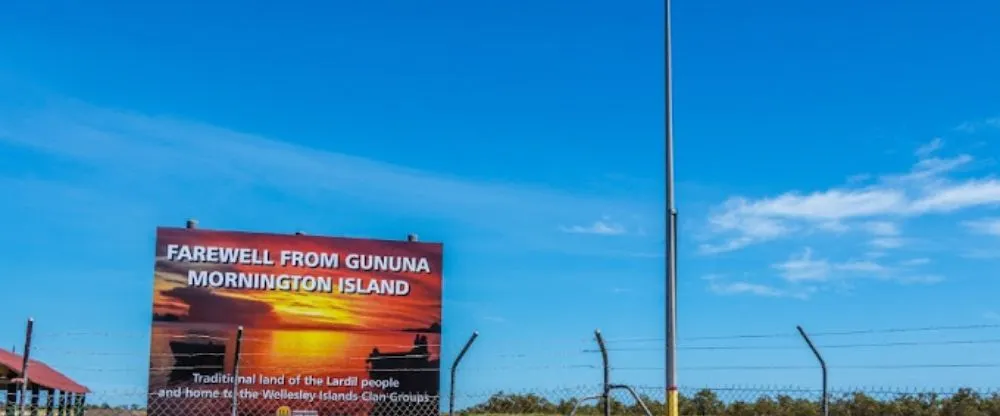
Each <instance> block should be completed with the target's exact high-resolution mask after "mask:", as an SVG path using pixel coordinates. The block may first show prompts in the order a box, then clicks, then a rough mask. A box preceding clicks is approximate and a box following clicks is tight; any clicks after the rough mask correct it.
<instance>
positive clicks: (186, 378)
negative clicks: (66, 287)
mask: <svg viewBox="0 0 1000 416" xmlns="http://www.w3.org/2000/svg"><path fill="white" fill-rule="evenodd" d="M441 265H442V245H441V244H436V243H422V242H414V241H385V240H363V239H348V238H330V237H315V236H304V235H276V234H256V233H243V232H223V231H210V230H196V229H184V228H160V229H158V230H157V243H156V267H155V273H154V284H153V287H154V293H153V331H152V345H151V359H150V383H149V385H150V387H149V390H150V414H151V415H164V416H166V415H173V414H176V413H175V410H174V409H177V410H176V411H179V409H182V408H185V406H204V407H205V408H206V409H213V408H218V409H225V408H226V406H228V405H229V404H230V402H231V401H232V391H238V392H239V393H238V395H239V396H240V397H239V399H240V400H241V403H242V407H243V408H244V410H245V411H246V412H249V413H247V414H274V413H275V412H276V411H277V409H278V408H280V407H281V406H288V407H289V408H291V409H292V410H302V411H338V412H348V413H351V414H354V413H359V414H360V413H372V414H376V413H379V412H378V409H380V408H382V409H385V412H386V413H391V411H390V410H391V407H392V406H393V405H394V403H397V402H405V403H408V404H411V403H414V402H417V403H419V402H421V401H425V402H426V403H427V405H428V406H437V399H436V396H437V395H438V387H439V386H438V384H439V381H438V371H439V362H440V357H439V354H440V343H441V342H440V336H441ZM236 348H239V350H240V353H239V357H240V358H239V360H238V361H237V360H236V359H235V357H236ZM234 369H238V371H235V372H234ZM234 374H235V376H234ZM234 386H238V387H237V388H236V389H234ZM241 414H242V412H241Z"/></svg>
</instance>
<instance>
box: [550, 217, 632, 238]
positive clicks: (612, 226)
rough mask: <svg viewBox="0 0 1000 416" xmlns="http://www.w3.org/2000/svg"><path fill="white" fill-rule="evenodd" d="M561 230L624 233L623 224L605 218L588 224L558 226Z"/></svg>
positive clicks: (598, 233) (575, 232)
mask: <svg viewBox="0 0 1000 416" xmlns="http://www.w3.org/2000/svg"><path fill="white" fill-rule="evenodd" d="M560 229H561V230H562V231H563V232H567V233H574V234H597V235H622V234H625V233H626V229H625V226H623V225H621V224H618V223H614V222H608V221H607V220H600V221H594V223H593V224H590V225H573V226H570V227H560Z"/></svg>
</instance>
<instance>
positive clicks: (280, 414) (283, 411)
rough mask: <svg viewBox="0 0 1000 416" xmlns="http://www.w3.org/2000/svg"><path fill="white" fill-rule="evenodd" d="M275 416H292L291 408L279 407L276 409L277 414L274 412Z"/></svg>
mask: <svg viewBox="0 0 1000 416" xmlns="http://www.w3.org/2000/svg"><path fill="white" fill-rule="evenodd" d="M274 414H275V415H277V416H292V408H291V407H288V406H281V407H279V408H278V411H277V412H274Z"/></svg>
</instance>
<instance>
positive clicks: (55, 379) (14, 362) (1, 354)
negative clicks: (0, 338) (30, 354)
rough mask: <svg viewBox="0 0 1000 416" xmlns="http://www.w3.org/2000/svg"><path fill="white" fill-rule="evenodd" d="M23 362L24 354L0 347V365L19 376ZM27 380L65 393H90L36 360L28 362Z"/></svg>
mask: <svg viewBox="0 0 1000 416" xmlns="http://www.w3.org/2000/svg"><path fill="white" fill-rule="evenodd" d="M23 363H24V356H22V355H19V354H15V353H13V352H10V351H7V350H4V349H0V367H7V368H8V369H10V370H11V371H13V372H14V374H17V376H18V377H20V376H21V365H22V364H23ZM28 381H30V382H31V383H33V384H37V385H39V386H42V387H45V388H50V389H55V390H62V391H64V392H67V393H77V394H86V393H90V389H88V388H86V387H84V386H82V385H80V384H79V383H77V382H75V381H73V380H71V379H70V378H69V377H66V376H65V375H63V374H62V373H60V372H58V371H56V370H54V369H52V367H49V366H48V365H47V364H45V363H43V362H41V361H37V360H31V361H30V362H29V363H28Z"/></svg>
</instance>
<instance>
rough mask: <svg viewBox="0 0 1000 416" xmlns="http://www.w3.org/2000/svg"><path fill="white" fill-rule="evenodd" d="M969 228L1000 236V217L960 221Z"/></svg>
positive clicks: (976, 231) (973, 230)
mask: <svg viewBox="0 0 1000 416" xmlns="http://www.w3.org/2000/svg"><path fill="white" fill-rule="evenodd" d="M962 224H963V225H965V226H966V227H967V228H968V229H969V230H971V231H972V232H974V233H978V234H988V235H995V236H998V237H1000V218H984V219H981V220H975V221H966V222H964V223H962Z"/></svg>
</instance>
